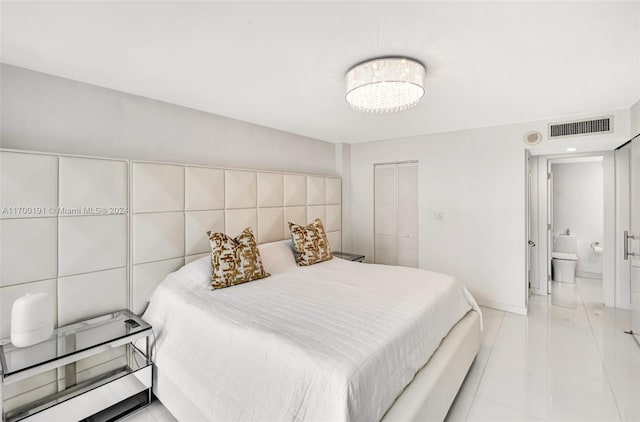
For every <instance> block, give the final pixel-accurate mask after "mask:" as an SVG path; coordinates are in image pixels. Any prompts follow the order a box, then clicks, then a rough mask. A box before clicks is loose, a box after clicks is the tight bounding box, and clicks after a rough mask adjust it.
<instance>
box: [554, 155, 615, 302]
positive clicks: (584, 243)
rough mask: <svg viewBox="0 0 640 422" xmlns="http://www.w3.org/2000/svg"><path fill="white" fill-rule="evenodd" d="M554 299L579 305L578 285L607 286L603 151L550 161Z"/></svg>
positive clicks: (589, 287) (598, 289)
mask: <svg viewBox="0 0 640 422" xmlns="http://www.w3.org/2000/svg"><path fill="white" fill-rule="evenodd" d="M549 174H550V177H549V205H548V207H549V221H550V224H551V230H550V239H549V241H550V245H549V246H550V248H549V249H550V252H551V254H550V255H551V256H550V257H549V260H550V267H551V286H550V287H551V289H550V294H551V302H552V303H553V304H555V305H557V306H564V307H569V308H575V307H577V294H576V293H577V292H576V288H577V287H578V284H579V287H580V289H581V290H590V291H592V292H594V291H595V292H601V291H602V280H603V272H604V258H603V252H604V247H603V245H604V169H603V156H601V155H600V156H590V157H575V158H559V159H553V160H549Z"/></svg>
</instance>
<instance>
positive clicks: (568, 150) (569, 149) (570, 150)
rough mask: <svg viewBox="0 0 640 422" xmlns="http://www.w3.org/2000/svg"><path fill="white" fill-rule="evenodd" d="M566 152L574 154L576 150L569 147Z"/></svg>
mask: <svg viewBox="0 0 640 422" xmlns="http://www.w3.org/2000/svg"><path fill="white" fill-rule="evenodd" d="M567 152H576V149H575V148H573V147H571V148H567Z"/></svg>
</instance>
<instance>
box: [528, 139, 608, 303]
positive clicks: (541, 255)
mask: <svg viewBox="0 0 640 422" xmlns="http://www.w3.org/2000/svg"><path fill="white" fill-rule="evenodd" d="M583 157H602V173H603V193H604V210H603V211H604V221H603V224H604V226H603V230H604V247H605V248H604V256H603V272H602V280H603V283H602V303H603V304H604V305H605V306H609V307H614V306H615V291H616V251H615V249H616V248H615V245H616V233H615V230H616V225H615V221H616V218H615V217H616V214H615V212H616V206H615V199H616V192H615V187H616V186H615V178H616V174H615V153H614V151H598V152H589V153H578V154H558V155H541V156H538V178H537V179H538V239H539V240H541V241H540V242H539V243H538V283H537V285H536V286H535V288H533V287H534V286H532V290H531V292H532V294H536V295H542V296H545V295H547V294H548V293H547V286H548V283H549V282H550V280H551V271H550V266H551V252H552V250H553V245H551V242H552V240H550V239H549V237H550V236H549V229H550V228H549V224H551V222H550V221H549V213H548V209H549V206H550V205H551V204H549V199H548V182H547V180H548V174H549V171H550V169H551V167H550V166H551V162H552V161H554V160H558V159H570V158H583ZM527 224H529V222H528V221H527ZM544 239H546V240H544Z"/></svg>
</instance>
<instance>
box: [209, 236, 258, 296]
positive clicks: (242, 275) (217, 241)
mask: <svg viewBox="0 0 640 422" xmlns="http://www.w3.org/2000/svg"><path fill="white" fill-rule="evenodd" d="M207 234H208V235H209V242H210V243H211V267H212V268H213V271H212V272H211V287H213V288H214V289H222V288H224V287H229V286H234V285H236V284H241V283H245V282H247V281H253V280H258V279H261V278H265V277H269V275H270V274H269V273H267V272H265V270H264V268H263V266H262V258H261V257H260V251H259V250H258V245H257V244H256V239H255V238H254V237H253V231H251V227H247V228H246V229H244V230H243V231H242V233H240V234H239V235H238V236H237V237H236V238H235V239H232V238H230V237H229V236H227V235H226V234H224V233H212V232H210V231H208V232H207Z"/></svg>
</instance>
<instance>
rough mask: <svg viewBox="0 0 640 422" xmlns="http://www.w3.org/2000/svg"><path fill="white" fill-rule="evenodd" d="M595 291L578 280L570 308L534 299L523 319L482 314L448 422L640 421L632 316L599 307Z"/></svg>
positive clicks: (597, 286) (639, 359) (639, 364)
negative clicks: (478, 341) (475, 349)
mask: <svg viewBox="0 0 640 422" xmlns="http://www.w3.org/2000/svg"><path fill="white" fill-rule="evenodd" d="M601 288H602V283H601V282H600V281H598V280H590V279H582V278H579V279H578V280H577V284H576V289H575V294H576V296H575V302H574V303H575V305H576V306H575V308H569V307H562V306H556V305H552V304H551V303H552V298H551V297H548V298H547V297H543V296H532V297H531V299H530V302H529V315H528V316H527V317H525V316H519V315H514V314H510V313H505V312H501V311H495V310H491V309H484V321H485V331H484V333H483V339H482V346H481V348H480V352H479V354H478V356H477V358H476V361H475V362H474V364H473V366H472V367H471V370H470V372H469V374H468V375H467V378H466V380H465V382H464V384H463V386H462V389H461V390H460V393H459V394H458V397H457V398H456V401H455V402H454V404H453V406H452V408H451V410H450V412H449V415H448V416H447V421H448V422H454V421H465V420H466V421H492V422H497V421H537V420H547V421H599V422H604V421H621V420H622V421H640V347H639V346H638V345H637V343H636V341H635V340H634V339H633V338H632V337H631V336H630V335H628V334H624V333H623V331H624V330H628V329H629V328H630V318H631V315H630V312H629V311H625V310H618V309H611V308H606V307H604V306H603V305H601V304H600V300H601ZM561 294H562V295H567V294H569V293H568V292H567V290H566V289H563V291H562V293H561ZM554 302H556V303H567V302H570V301H568V300H567V298H566V297H563V298H562V300H560V301H556V300H554Z"/></svg>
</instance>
